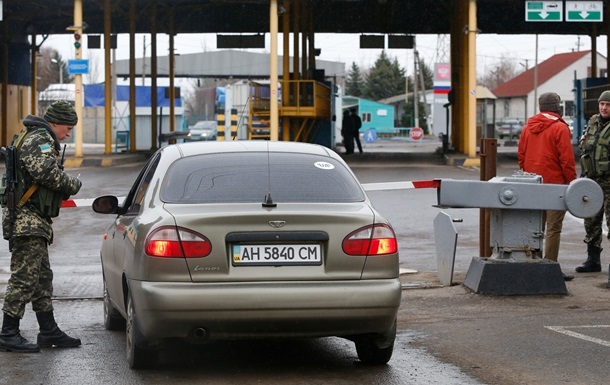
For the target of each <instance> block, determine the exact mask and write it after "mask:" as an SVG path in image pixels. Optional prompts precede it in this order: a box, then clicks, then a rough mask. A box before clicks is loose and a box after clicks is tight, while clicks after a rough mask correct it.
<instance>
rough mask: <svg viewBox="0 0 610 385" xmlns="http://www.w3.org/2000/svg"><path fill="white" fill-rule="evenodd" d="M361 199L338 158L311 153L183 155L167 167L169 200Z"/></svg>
mask: <svg viewBox="0 0 610 385" xmlns="http://www.w3.org/2000/svg"><path fill="white" fill-rule="evenodd" d="M269 193H270V194H271V197H272V198H273V201H274V202H275V203H281V202H303V203H308V202H359V201H362V200H363V199H364V194H363V193H362V189H361V188H360V187H359V184H358V182H357V181H356V179H355V178H354V177H353V175H352V174H351V173H350V172H349V171H348V170H347V169H346V168H345V167H344V166H343V165H342V164H341V163H339V162H335V161H334V160H332V159H330V158H327V157H320V156H318V155H310V154H287V153H273V152H272V153H266V152H246V153H227V154H204V155H196V156H191V157H188V158H182V159H179V160H177V161H176V162H174V164H172V165H171V166H170V168H169V170H168V171H167V173H166V175H165V177H164V179H163V184H162V187H161V200H163V201H164V202H167V203H249V202H260V203H263V201H264V199H265V197H266V196H267V195H268V194H269Z"/></svg>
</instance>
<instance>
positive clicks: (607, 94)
mask: <svg viewBox="0 0 610 385" xmlns="http://www.w3.org/2000/svg"><path fill="white" fill-rule="evenodd" d="M597 102H598V103H599V102H610V91H604V92H602V94H601V95H599V99H597Z"/></svg>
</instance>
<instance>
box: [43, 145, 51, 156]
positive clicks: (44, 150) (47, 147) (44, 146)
mask: <svg viewBox="0 0 610 385" xmlns="http://www.w3.org/2000/svg"><path fill="white" fill-rule="evenodd" d="M40 151H41V152H42V153H43V154H46V153H48V152H51V146H49V145H48V144H41V145H40Z"/></svg>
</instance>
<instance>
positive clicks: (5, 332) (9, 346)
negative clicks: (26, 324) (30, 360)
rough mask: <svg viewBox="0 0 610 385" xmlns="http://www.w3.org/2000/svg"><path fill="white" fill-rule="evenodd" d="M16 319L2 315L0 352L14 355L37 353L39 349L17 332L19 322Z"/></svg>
mask: <svg viewBox="0 0 610 385" xmlns="http://www.w3.org/2000/svg"><path fill="white" fill-rule="evenodd" d="M20 321H21V320H20V319H19V318H16V317H11V316H10V315H8V314H6V313H4V319H3V320H2V332H0V350H3V351H7V352H16V353H38V352H39V351H40V347H39V346H38V345H36V344H33V343H30V342H29V341H28V340H26V339H25V338H23V337H22V336H21V334H20V332H19V322H20Z"/></svg>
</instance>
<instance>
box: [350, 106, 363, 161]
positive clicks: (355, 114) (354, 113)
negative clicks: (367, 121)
mask: <svg viewBox="0 0 610 385" xmlns="http://www.w3.org/2000/svg"><path fill="white" fill-rule="evenodd" d="M350 111H351V113H352V118H353V119H354V139H356V144H357V145H358V151H360V153H361V154H362V143H360V127H362V119H360V115H358V112H357V111H356V109H355V108H354V109H352V110H350Z"/></svg>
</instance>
